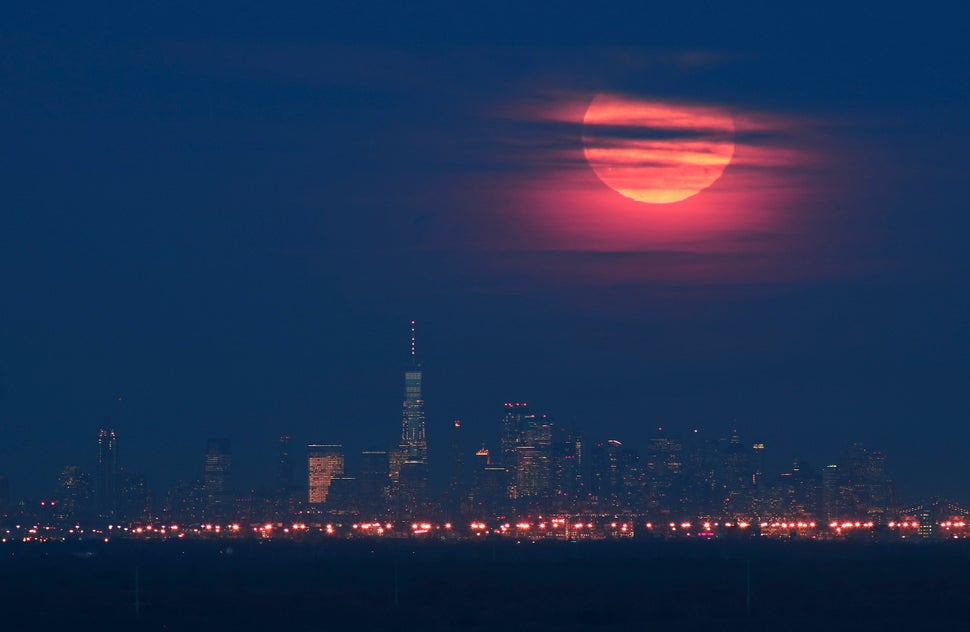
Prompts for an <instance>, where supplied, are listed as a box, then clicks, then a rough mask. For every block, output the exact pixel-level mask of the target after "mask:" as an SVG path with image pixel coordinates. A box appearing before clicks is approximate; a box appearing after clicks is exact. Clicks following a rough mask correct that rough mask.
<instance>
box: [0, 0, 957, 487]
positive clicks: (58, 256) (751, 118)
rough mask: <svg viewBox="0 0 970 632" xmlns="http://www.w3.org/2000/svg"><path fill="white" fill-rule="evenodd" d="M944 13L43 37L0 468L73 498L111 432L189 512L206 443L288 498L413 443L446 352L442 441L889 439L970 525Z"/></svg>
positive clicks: (512, 18)
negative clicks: (405, 400)
mask: <svg viewBox="0 0 970 632" xmlns="http://www.w3.org/2000/svg"><path fill="white" fill-rule="evenodd" d="M187 14H191V16H192V17H191V19H187V17H186V15H187ZM228 15H231V16H235V17H233V18H232V19H231V20H229V21H228V22H227V16H228ZM940 15H948V13H946V12H944V13H942V14H941V13H939V12H933V11H925V12H914V13H912V14H903V13H900V12H898V11H893V10H889V9H887V10H885V11H871V10H870V9H869V8H868V7H845V6H841V5H840V6H835V5H831V6H829V5H826V4H824V3H823V4H822V5H818V4H815V5H804V6H794V7H793V6H787V5H785V6H783V5H777V6H772V7H762V8H760V9H759V10H758V11H751V10H747V9H745V10H739V9H738V8H737V7H733V6H731V5H730V3H728V4H719V5H717V6H711V7H705V8H704V9H703V10H697V9H695V8H693V7H690V6H687V5H670V6H663V7H656V6H652V5H651V6H647V5H643V4H635V3H634V4H626V3H622V2H621V3H619V4H610V5H608V6H602V7H595V8H593V9H590V8H588V7H584V8H582V9H580V8H579V7H572V8H571V9H570V8H569V7H564V6H557V7H555V8H553V7H545V8H538V7H531V6H519V7H500V6H490V7H489V8H487V9H482V10H481V11H479V10H477V9H476V8H471V9H469V8H468V7H464V6H458V5H444V6H423V7H404V6H403V5H402V6H401V7H384V8H382V9H380V10H376V9H375V10H369V9H367V8H364V7H363V6H359V5H350V4H347V5H339V6H335V7H329V6H328V7H320V6H313V7H311V6H306V7H282V8H279V7H278V8H274V10H273V11H267V12H265V14H264V13H262V12H256V11H255V10H252V9H249V10H239V9H238V8H237V7H230V6H229V5H223V4H221V3H216V4H215V5H209V6H206V7H195V8H193V9H191V10H185V11H183V10H181V9H173V8H164V7H155V6H151V7H148V6H145V7H142V6H137V7H136V6H132V7H127V8H117V7H112V8H109V7H101V6H98V7H88V6H85V7H81V6H78V7H70V8H59V9H58V10H54V9H53V8H51V7H39V8H37V7H33V8H23V7H21V8H17V9H15V10H12V11H11V12H9V14H8V15H7V19H5V20H4V23H3V24H2V25H0V36H2V38H3V41H4V42H5V43H6V44H7V46H6V47H5V53H6V55H5V62H4V64H3V67H2V69H0V74H2V76H3V79H4V85H7V86H11V89H10V90H8V91H6V92H5V95H4V99H3V100H2V105H0V108H2V111H3V116H2V117H0V120H2V121H3V126H4V138H5V144H4V150H3V152H2V158H0V160H2V163H3V170H2V174H3V175H2V179H3V184H4V186H3V188H2V190H3V191H4V203H3V205H2V207H3V209H4V212H3V213H2V219H0V222H2V226H0V246H2V247H0V268H2V270H3V271H4V273H3V274H2V275H0V284H2V287H0V296H2V297H3V307H2V309H0V350H2V353H0V428H2V429H3V432H4V435H3V436H4V441H3V442H0V471H2V472H3V473H4V475H5V476H7V477H8V480H9V482H10V484H11V485H13V490H14V492H16V493H18V494H20V493H23V494H26V495H29V496H40V495H43V494H45V493H47V492H48V490H49V489H50V488H52V487H53V486H55V485H56V484H57V478H58V476H59V471H60V468H61V467H63V465H65V464H70V463H78V464H82V463H85V462H86V463H88V465H86V466H85V469H87V470H88V471H89V472H93V470H94V466H93V464H92V463H91V462H92V461H93V460H94V459H95V458H96V453H95V451H94V448H88V449H87V450H86V451H85V452H84V453H83V454H79V447H80V446H90V442H91V437H92V436H93V435H96V433H97V430H98V428H99V427H101V426H107V427H113V428H115V430H116V432H117V433H118V437H119V439H118V459H119V462H122V463H124V462H126V461H128V460H129V459H130V458H131V459H137V460H138V461H139V462H140V463H142V464H143V465H144V473H145V476H146V478H147V480H148V481H149V482H150V483H151V484H152V485H153V486H155V487H166V486H168V484H169V483H167V482H166V481H167V479H169V478H171V476H170V473H174V472H180V473H181V472H185V473H186V476H188V475H190V473H193V472H195V471H196V470H197V468H198V467H199V452H200V451H202V450H204V448H205V441H206V439H207V438H218V437H231V439H232V452H233V454H232V459H233V474H234V476H236V477H237V479H239V480H241V481H247V484H248V485H254V486H255V485H259V484H261V482H262V481H267V480H268V481H272V480H273V476H274V472H275V471H276V462H275V450H274V449H272V448H270V449H267V447H266V446H274V445H276V443H277V441H278V438H279V436H280V435H283V434H286V435H289V436H291V437H293V441H294V443H293V445H294V446H302V445H303V444H307V443H311V442H325V443H339V444H342V445H345V446H360V447H361V449H365V448H372V449H376V450H382V449H388V446H386V445H384V444H385V441H384V440H383V439H382V440H381V442H380V444H381V445H375V446H369V445H367V444H368V439H369V437H370V436H371V434H373V433H374V431H373V429H374V428H380V429H381V430H380V431H379V434H380V435H381V437H383V436H385V435H386V433H388V432H392V433H393V435H394V436H395V437H397V436H398V435H399V432H400V429H401V428H400V427H401V423H402V421H403V419H402V417H403V411H402V406H401V405H402V394H401V384H400V378H401V369H402V368H403V367H402V366H401V362H402V355H403V354H402V346H403V347H404V348H405V349H406V344H407V343H406V341H402V333H401V326H402V323H408V322H410V321H411V320H415V321H417V322H418V323H419V324H420V326H421V329H420V341H419V344H420V348H419V351H420V354H421V360H422V365H423V374H422V383H421V388H422V397H423V399H424V401H425V402H426V403H425V404H424V406H423V409H422V412H423V414H424V416H425V417H426V420H427V421H426V431H427V437H428V441H429V442H431V443H434V442H435V441H437V440H438V438H440V437H443V436H447V434H448V432H449V430H451V429H452V427H453V426H451V425H450V424H452V422H453V420H455V419H460V420H461V422H462V425H461V430H462V432H463V433H464V434H465V435H466V436H468V437H469V439H470V440H472V439H474V438H476V437H477V438H478V439H488V438H490V437H492V436H493V433H494V428H495V423H496V421H495V418H496V416H501V414H502V412H501V405H502V403H504V402H529V403H530V404H532V405H533V407H534V408H535V410H543V411H546V412H547V413H548V414H549V415H550V416H551V417H553V418H555V419H556V420H557V421H563V422H567V423H571V424H575V425H576V426H577V427H582V428H596V429H599V430H602V434H603V435H604V436H606V437H615V438H620V439H621V440H623V441H624V443H625V444H627V443H629V444H632V445H639V446H643V445H646V444H647V443H648V441H649V438H650V434H651V432H652V430H651V429H652V428H656V427H658V426H663V427H665V428H679V429H681V430H683V431H686V430H688V429H691V428H693V427H699V428H700V429H701V430H702V431H704V430H706V431H707V432H710V433H718V434H719V433H720V430H721V429H723V428H735V427H736V428H737V429H738V430H739V432H740V433H742V434H743V435H744V436H747V437H756V438H757V440H758V441H760V442H763V443H764V444H765V445H766V446H768V447H767V452H768V453H769V454H768V457H767V458H768V459H769V460H770V459H773V458H775V457H773V456H771V455H772V454H774V455H779V457H778V458H779V460H782V461H785V460H787V458H788V457H789V456H792V457H794V456H795V455H797V456H799V457H801V458H804V459H805V460H806V461H808V462H810V463H825V462H828V461H831V460H832V459H834V458H837V456H838V454H837V453H838V452H839V451H840V450H841V446H845V445H850V444H851V442H852V441H855V440H861V441H863V442H865V443H866V444H868V445H872V446H878V448H879V449H881V450H883V451H884V452H885V453H886V454H888V455H891V458H892V463H893V467H894V469H896V470H897V472H898V474H899V475H898V476H897V479H898V480H899V481H900V484H901V485H904V486H905V487H907V488H908V489H901V490H900V492H901V493H905V494H907V495H911V496H918V495H919V491H920V490H925V489H931V488H932V489H939V490H940V491H939V493H940V494H941V495H944V496H947V497H951V498H956V499H966V498H967V497H968V496H970V490H968V487H967V482H966V479H965V477H964V475H963V463H964V462H965V460H966V446H967V445H970V426H968V424H967V423H966V421H967V419H970V400H968V399H967V398H966V397H965V396H964V395H963V391H964V390H965V383H966V381H967V367H966V358H967V357H970V331H968V329H967V327H966V320H967V314H968V313H970V305H968V301H970V287H968V283H970V273H968V270H970V259H968V251H967V249H966V248H965V247H964V245H963V235H964V234H965V233H966V232H967V228H968V222H970V214H968V213H967V212H966V208H967V201H966V183H965V180H966V173H967V172H968V171H970V167H968V165H967V164H966V161H967V154H966V152H965V151H963V145H965V142H964V141H965V138H966V137H967V134H968V121H967V117H966V103H967V100H968V93H967V85H966V82H965V81H963V80H962V78H963V77H964V75H965V68H966V66H967V59H968V55H967V48H966V46H967V44H966V42H965V40H966V38H965V37H963V34H962V32H961V31H960V21H959V20H946V19H940ZM658 141H660V142H658ZM678 148H679V149H682V150H685V151H680V152H678V151H676V150H677V149H678ZM616 149H620V150H632V151H633V152H634V154H633V157H634V158H637V159H636V160H635V161H634V162H635V163H636V164H635V165H632V170H631V169H628V167H631V165H627V166H621V165H617V164H616V163H617V160H618V159H619V158H621V157H622V155H623V151H620V152H617V151H615V150H616ZM651 155H652V156H653V158H654V160H644V158H649V157H650V156H651ZM705 155H709V156H711V157H712V158H713V162H712V163H711V171H710V172H709V173H706V174H705V173H700V172H699V171H698V170H697V169H694V168H692V167H690V166H689V164H685V160H686V162H687V163H690V162H691V161H693V162H698V161H700V162H701V163H703V162H704V157H705ZM659 163H663V166H664V168H663V169H660V170H659V171H656V170H655V168H656V167H658V166H660V165H659ZM611 168H615V169H619V170H620V171H621V172H622V173H617V174H613V175H610V171H609V170H610V169H611ZM665 169H666V170H665ZM670 169H672V171H670ZM700 171H703V169H701V170H700ZM658 173H660V174H662V173H666V174H667V175H671V174H672V175H673V181H675V182H676V184H674V185H671V186H668V187H667V188H666V189H664V186H663V185H661V186H659V187H658V186H657V183H656V182H654V181H653V180H654V178H655V177H656V176H657V174H658ZM614 176H616V177H614ZM664 178H665V177H661V178H660V179H659V180H658V182H659V181H666V180H665V179H664ZM631 179H632V180H633V181H632V182H631ZM638 180H640V182H637V181H638ZM685 195H686V197H683V196H685ZM675 198H680V199H679V201H674V200H675ZM405 353H406V352H405ZM193 437H198V440H194V439H192V438H193ZM822 438H824V440H821V439H822ZM440 445H441V444H440V443H439V446H440ZM830 446H832V447H830ZM836 446H839V447H836ZM300 449H301V450H302V447H301V448H300ZM433 449H434V448H432V450H433ZM782 455H784V456H782ZM783 465H784V463H781V464H779V467H781V466H783ZM33 472H42V473H43V474H42V475H41V476H40V477H39V479H38V480H37V482H36V483H34V482H31V479H32V473H33ZM31 487H33V489H30V488H31ZM17 490H19V491H17Z"/></svg>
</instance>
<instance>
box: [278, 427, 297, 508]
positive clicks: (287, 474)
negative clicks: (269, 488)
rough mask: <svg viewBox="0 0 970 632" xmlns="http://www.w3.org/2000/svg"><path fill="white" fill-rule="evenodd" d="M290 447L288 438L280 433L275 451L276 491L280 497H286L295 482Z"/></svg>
mask: <svg viewBox="0 0 970 632" xmlns="http://www.w3.org/2000/svg"><path fill="white" fill-rule="evenodd" d="M291 449H292V448H291V446H290V438H289V437H288V436H287V435H282V436H281V437H280V441H279V444H278V446H277V453H276V493H277V496H278V497H280V498H285V497H288V496H289V494H290V492H292V491H293V487H294V484H295V483H296V478H295V477H294V472H293V455H292V453H291Z"/></svg>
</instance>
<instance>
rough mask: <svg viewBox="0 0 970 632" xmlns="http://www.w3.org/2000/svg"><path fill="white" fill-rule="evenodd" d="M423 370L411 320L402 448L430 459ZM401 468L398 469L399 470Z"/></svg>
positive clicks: (416, 456) (415, 457)
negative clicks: (423, 390)
mask: <svg viewBox="0 0 970 632" xmlns="http://www.w3.org/2000/svg"><path fill="white" fill-rule="evenodd" d="M422 379H423V372H422V370H421V363H420V362H419V361H418V356H417V347H416V341H415V324H414V321H413V320H412V321H411V364H410V366H409V367H408V369H407V370H406V371H405V372H404V405H403V414H402V419H401V448H402V449H406V450H407V459H408V460H411V461H421V462H424V463H427V461H428V438H427V429H426V424H425V418H424V396H423V395H422V383H421V382H422ZM399 471H400V470H399V469H398V472H399Z"/></svg>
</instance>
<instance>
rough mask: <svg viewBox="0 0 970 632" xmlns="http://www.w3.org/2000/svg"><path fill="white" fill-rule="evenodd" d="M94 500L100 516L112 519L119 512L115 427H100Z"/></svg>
mask: <svg viewBox="0 0 970 632" xmlns="http://www.w3.org/2000/svg"><path fill="white" fill-rule="evenodd" d="M94 502H95V510H96V511H97V514H98V517H99V518H100V519H102V520H112V519H114V518H115V517H116V516H117V513H118V435H117V433H116V432H115V429H114V428H111V427H107V426H102V427H101V428H99V429H98V468H97V470H96V471H95V481H94Z"/></svg>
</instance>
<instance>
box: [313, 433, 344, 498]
mask: <svg viewBox="0 0 970 632" xmlns="http://www.w3.org/2000/svg"><path fill="white" fill-rule="evenodd" d="M343 473H344V447H343V446H342V445H339V444H311V445H308V446H307V483H308V489H309V493H308V496H307V500H308V501H309V502H310V504H311V505H316V506H317V507H319V506H320V505H323V504H324V503H325V502H327V495H328V494H329V492H330V482H331V481H332V480H333V479H334V478H335V477H340V476H343Z"/></svg>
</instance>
